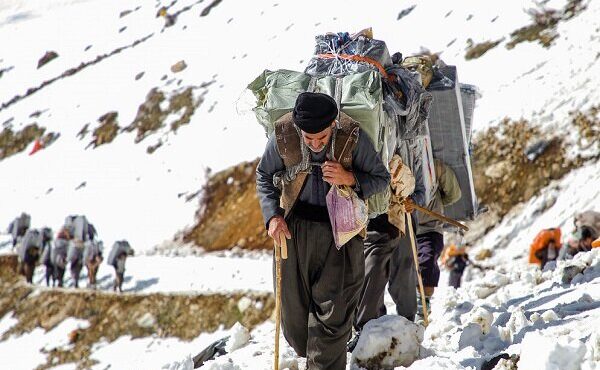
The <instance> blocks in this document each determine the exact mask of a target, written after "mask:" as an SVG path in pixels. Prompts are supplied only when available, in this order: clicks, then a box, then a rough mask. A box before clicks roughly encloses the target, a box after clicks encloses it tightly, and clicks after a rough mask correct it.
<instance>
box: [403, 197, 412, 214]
mask: <svg viewBox="0 0 600 370" xmlns="http://www.w3.org/2000/svg"><path fill="white" fill-rule="evenodd" d="M402 204H404V209H405V210H406V212H408V213H412V212H413V211H414V210H415V202H413V200H412V199H411V198H404V202H402Z"/></svg>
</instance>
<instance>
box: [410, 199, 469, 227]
mask: <svg viewBox="0 0 600 370" xmlns="http://www.w3.org/2000/svg"><path fill="white" fill-rule="evenodd" d="M413 207H414V208H415V209H416V210H418V211H419V212H423V213H425V214H426V215H429V216H431V217H434V218H437V219H438V220H440V221H442V222H445V223H447V224H450V225H453V226H456V227H458V228H460V229H463V230H464V231H469V227H468V226H466V225H463V224H461V223H460V222H458V221H456V220H453V219H451V218H450V217H446V216H444V215H441V214H439V213H437V212H434V211H432V210H429V209H427V208H424V207H421V206H420V205H418V204H413Z"/></svg>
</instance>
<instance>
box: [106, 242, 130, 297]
mask: <svg viewBox="0 0 600 370" xmlns="http://www.w3.org/2000/svg"><path fill="white" fill-rule="evenodd" d="M133 253H134V251H133V249H132V248H131V246H130V245H129V242H128V241H127V240H120V241H116V242H115V244H113V246H112V249H111V250H110V253H109V254H108V259H107V260H106V262H107V263H108V264H109V265H111V266H113V267H114V268H115V282H114V284H113V290H114V291H116V290H117V289H119V292H123V279H124V276H125V261H126V260H127V256H133Z"/></svg>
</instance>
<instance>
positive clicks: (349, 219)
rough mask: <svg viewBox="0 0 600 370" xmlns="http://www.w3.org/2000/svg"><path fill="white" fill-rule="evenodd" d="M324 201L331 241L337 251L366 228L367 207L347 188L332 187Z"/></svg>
mask: <svg viewBox="0 0 600 370" xmlns="http://www.w3.org/2000/svg"><path fill="white" fill-rule="evenodd" d="M326 201H327V211H328V213H329V221H330V222H331V229H332V231H333V239H334V241H335V246H336V248H337V249H338V250H339V249H340V248H342V246H343V245H344V244H346V243H347V242H348V241H350V239H352V238H353V237H355V236H356V235H358V234H359V233H360V232H361V231H362V230H363V229H365V228H366V227H367V222H368V218H369V207H368V206H367V203H366V202H365V201H364V200H362V199H360V198H359V197H358V195H356V193H355V192H354V190H352V189H351V188H350V187H348V186H332V187H331V189H330V190H329V192H328V193H327V196H326Z"/></svg>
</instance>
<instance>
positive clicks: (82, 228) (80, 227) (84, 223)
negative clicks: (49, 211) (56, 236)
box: [64, 215, 95, 241]
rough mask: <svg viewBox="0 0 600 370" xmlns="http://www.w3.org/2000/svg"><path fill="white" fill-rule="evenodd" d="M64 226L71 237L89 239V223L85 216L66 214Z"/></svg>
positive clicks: (82, 239) (81, 239)
mask: <svg viewBox="0 0 600 370" xmlns="http://www.w3.org/2000/svg"><path fill="white" fill-rule="evenodd" d="M64 226H65V228H66V229H67V230H68V231H69V234H71V237H72V238H73V239H75V240H80V241H86V240H90V224H89V223H88V220H87V218H86V217H85V216H82V215H76V216H67V217H66V218H65V225H64ZM92 227H93V226H92ZM94 231H95V229H94Z"/></svg>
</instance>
